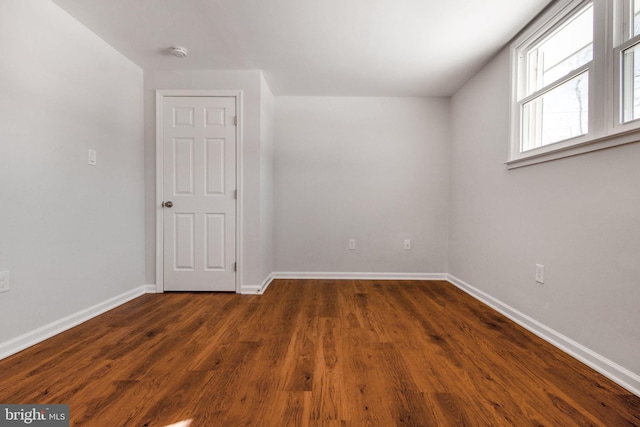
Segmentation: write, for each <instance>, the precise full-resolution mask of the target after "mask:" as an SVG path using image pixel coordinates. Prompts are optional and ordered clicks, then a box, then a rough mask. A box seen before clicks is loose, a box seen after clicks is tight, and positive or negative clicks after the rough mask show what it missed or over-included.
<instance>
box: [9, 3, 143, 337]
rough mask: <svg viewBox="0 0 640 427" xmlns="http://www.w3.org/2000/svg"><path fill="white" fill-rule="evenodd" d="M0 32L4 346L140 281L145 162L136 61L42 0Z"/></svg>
mask: <svg viewBox="0 0 640 427" xmlns="http://www.w3.org/2000/svg"><path fill="white" fill-rule="evenodd" d="M0 40H2V41H3V45H4V46H5V49H3V52H2V55H1V56H0V130H1V135H2V141H1V142H0V206H1V208H0V270H5V269H6V270H10V271H11V282H12V283H11V287H12V289H11V291H10V292H8V293H2V294H0V313H2V314H1V318H2V322H0V343H2V342H5V341H8V340H10V339H12V338H15V337H17V336H19V335H22V334H24V333H26V332H29V331H32V330H34V329H36V328H38V327H40V326H43V325H46V324H48V323H50V322H52V321H56V320H59V319H61V318H64V317H66V316H69V315H71V314H74V313H77V312H79V311H81V310H84V309H86V308H88V307H91V306H93V305H95V304H98V303H101V302H104V301H105V300H108V299H110V298H112V297H115V296H118V295H121V294H123V293H126V292H127V291H131V290H133V289H135V288H139V287H141V286H142V285H143V283H144V234H143V230H144V224H143V222H144V215H143V166H144V165H143V145H142V142H143V126H142V121H143V116H142V111H143V110H142V78H143V75H142V70H141V69H139V68H138V67H137V66H135V65H134V64H132V63H131V62H130V61H129V60H127V59H126V58H125V57H123V56H122V55H121V54H119V53H118V52H116V51H115V50H114V49H112V48H111V47H110V46H108V45H107V44H106V43H104V42H103V41H102V40H101V39H99V38H98V37H97V36H95V35H94V34H93V33H92V32H90V31H89V30H87V29H86V28H85V27H83V26H82V25H80V24H79V23H78V22H77V21H75V20H74V19H73V18H71V17H70V16H69V15H67V14H66V13H65V12H63V11H62V10H61V9H59V8H58V7H57V6H56V5H54V4H53V3H52V2H49V1H41V0H3V1H2V2H0ZM89 148H93V149H95V150H97V161H98V165H97V166H88V165H87V150H88V149H89Z"/></svg>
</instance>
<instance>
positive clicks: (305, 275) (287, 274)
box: [273, 271, 447, 280]
mask: <svg viewBox="0 0 640 427" xmlns="http://www.w3.org/2000/svg"><path fill="white" fill-rule="evenodd" d="M273 277H274V278H275V279H328V280H332V279H333V280H447V275H446V274H445V273H350V272H338V273H332V272H317V271H316V272H313V271H308V272H307V271H302V272H297V271H296V272H292V271H280V272H275V273H273Z"/></svg>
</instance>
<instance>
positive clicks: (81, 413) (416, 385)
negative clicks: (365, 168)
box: [0, 280, 640, 427]
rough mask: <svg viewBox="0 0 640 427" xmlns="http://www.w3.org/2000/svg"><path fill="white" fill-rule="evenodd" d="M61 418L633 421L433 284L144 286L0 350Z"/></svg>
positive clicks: (628, 407)
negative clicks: (60, 329) (220, 288)
mask: <svg viewBox="0 0 640 427" xmlns="http://www.w3.org/2000/svg"><path fill="white" fill-rule="evenodd" d="M0 402H2V403H49V404H53V403H68V404H70V409H71V425H72V426H91V427H93V426H98V427H101V426H105V427H114V426H159V427H164V426H166V425H171V424H174V423H178V422H180V421H187V420H192V422H191V427H195V426H207V427H211V426H231V427H235V426H261V427H262V426H274V427H275V426H277V427H282V426H382V427H386V426H396V425H401V426H463V425H464V426H541V425H544V426H563V427H564V426H591V425H593V426H607V427H611V426H640V398H638V397H636V396H634V395H632V394H631V393H629V392H628V391H626V390H624V389H622V388H621V387H619V386H617V385H616V384H614V383H613V382H611V381H609V380H608V379H606V378H605V377H603V376H602V375H600V374H598V373H596V372H595V371H593V370H592V369H590V368H589V367H587V366H585V365H583V364H581V363H580V362H578V361H576V360H575V359H573V358H571V357H570V356H568V355H566V354H564V353H562V352H561V351H559V350H557V349H556V348H554V347H553V346H551V345H550V344H547V343H546V342H544V341H542V340H541V339H539V338H537V337H536V336H534V335H532V334H531V333H529V332H527V331H525V330H524V329H522V328H521V327H519V326H518V325H516V324H514V323H513V322H511V321H510V320H508V319H506V318H505V317H503V316H502V315H500V314H498V313H497V312H495V311H493V310H492V309H490V308H488V307H486V306H484V305H483V304H481V303H479V302H477V301H476V300H474V299H473V298H471V297H469V296H468V295H466V294H464V293H463V292H461V291H460V290H458V289H457V288H455V287H454V286H453V285H451V284H449V283H447V282H437V281H430V282H418V281H407V282H394V281H329V280H325V281H323V280H308V281H302V280H277V281H275V282H274V283H273V284H272V285H271V286H270V287H269V289H268V290H267V292H266V293H265V295H263V296H241V295H235V294H206V293H197V294H190V293H166V294H158V295H144V296H142V297H140V298H138V299H136V300H134V301H131V302H129V303H127V304H125V305H123V306H121V307H118V308H117V309H114V310H112V311H110V312H108V313H105V314H104V315H101V316H99V317H98V318H95V319H93V320H91V321H88V322H86V323H84V324H82V325H80V326H78V327H76V328H73V329H71V330H69V331H67V332H65V333H63V334H60V335H58V336H56V337H53V338H51V339H49V340H47V341H45V342H43V343H41V344H38V345H36V346H34V347H31V348H29V349H27V350H25V351H23V352H21V353H19V354H17V355H14V356H12V357H9V358H7V359H5V360H2V361H0Z"/></svg>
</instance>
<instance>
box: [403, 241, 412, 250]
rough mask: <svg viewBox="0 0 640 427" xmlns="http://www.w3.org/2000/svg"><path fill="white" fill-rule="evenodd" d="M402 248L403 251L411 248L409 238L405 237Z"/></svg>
mask: <svg viewBox="0 0 640 427" xmlns="http://www.w3.org/2000/svg"><path fill="white" fill-rule="evenodd" d="M404 250H405V251H410V250H411V240H409V239H406V240H405V241H404Z"/></svg>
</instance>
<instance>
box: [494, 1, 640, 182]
mask: <svg viewBox="0 0 640 427" xmlns="http://www.w3.org/2000/svg"><path fill="white" fill-rule="evenodd" d="M632 1H633V0H561V1H557V2H554V3H552V4H551V5H550V6H549V7H548V8H547V9H546V10H545V11H543V12H542V13H541V14H540V15H539V17H537V18H536V19H534V21H532V22H531V23H530V24H529V25H528V26H527V27H526V28H525V29H524V30H523V31H522V32H521V33H520V34H519V35H518V36H517V37H516V38H515V39H514V41H513V42H512V43H511V45H510V49H509V51H510V58H509V60H510V67H511V88H510V123H509V128H510V134H509V139H510V141H509V149H508V157H507V161H506V162H505V164H506V165H507V168H508V169H512V168H517V167H522V166H528V165H531V164H536V163H541V162H546V161H550V160H556V159H560V158H563V157H569V156H574V155H577V154H582V153H586V152H590V151H595V150H602V149H605V148H609V147H614V146H617V145H622V144H628V143H633V142H637V141H638V140H640V119H636V120H633V121H628V122H623V121H622V114H624V110H623V106H622V90H623V89H622V86H621V84H622V82H623V79H622V55H623V52H624V50H625V49H627V48H628V47H629V46H633V45H635V44H636V43H640V35H638V36H635V37H633V38H632V39H631V40H633V43H631V42H630V41H625V40H624V38H625V37H624V29H623V26H624V21H625V16H626V15H628V14H625V13H624V11H625V7H627V9H628V8H629V4H632ZM589 4H593V16H594V18H593V19H594V26H593V58H592V60H591V62H590V63H588V64H585V65H583V66H582V67H579V68H578V69H576V70H573V71H572V72H570V73H568V74H567V75H565V76H564V77H562V78H560V79H557V80H556V81H555V82H553V83H550V84H549V85H547V86H545V87H544V88H543V91H544V93H547V92H548V91H550V90H552V89H553V87H557V86H558V85H559V84H562V82H566V81H568V80H570V79H571V78H573V77H575V76H576V75H578V74H579V73H580V72H584V71H585V70H588V72H589V86H588V87H589V93H588V105H589V112H588V132H587V133H586V134H584V135H580V136H576V137H573V138H569V139H565V140H561V141H558V142H555V143H551V144H547V145H543V146H541V147H537V148H533V149H530V150H527V151H521V144H522V139H521V138H522V128H523V126H522V112H521V111H522V108H521V106H522V105H524V102H528V101H530V100H531V98H532V95H535V94H538V96H540V95H541V94H540V93H539V92H541V90H538V91H535V92H534V93H533V94H530V95H529V96H527V97H520V96H519V95H520V94H521V93H522V87H523V85H524V84H526V82H524V81H523V79H524V78H523V70H522V68H523V67H522V61H523V59H522V58H523V55H526V54H527V53H528V52H530V51H531V50H532V48H533V47H534V46H536V45H537V44H539V43H540V41H541V40H544V38H545V37H547V36H548V35H549V34H550V33H551V32H553V31H555V30H556V29H558V28H559V27H560V26H562V25H564V24H565V23H567V22H568V21H570V20H571V19H573V17H575V15H576V14H577V13H579V12H580V11H581V10H583V9H584V8H585V7H587V5H589ZM579 70H580V71H579ZM519 98H522V99H519ZM534 98H535V97H534Z"/></svg>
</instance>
